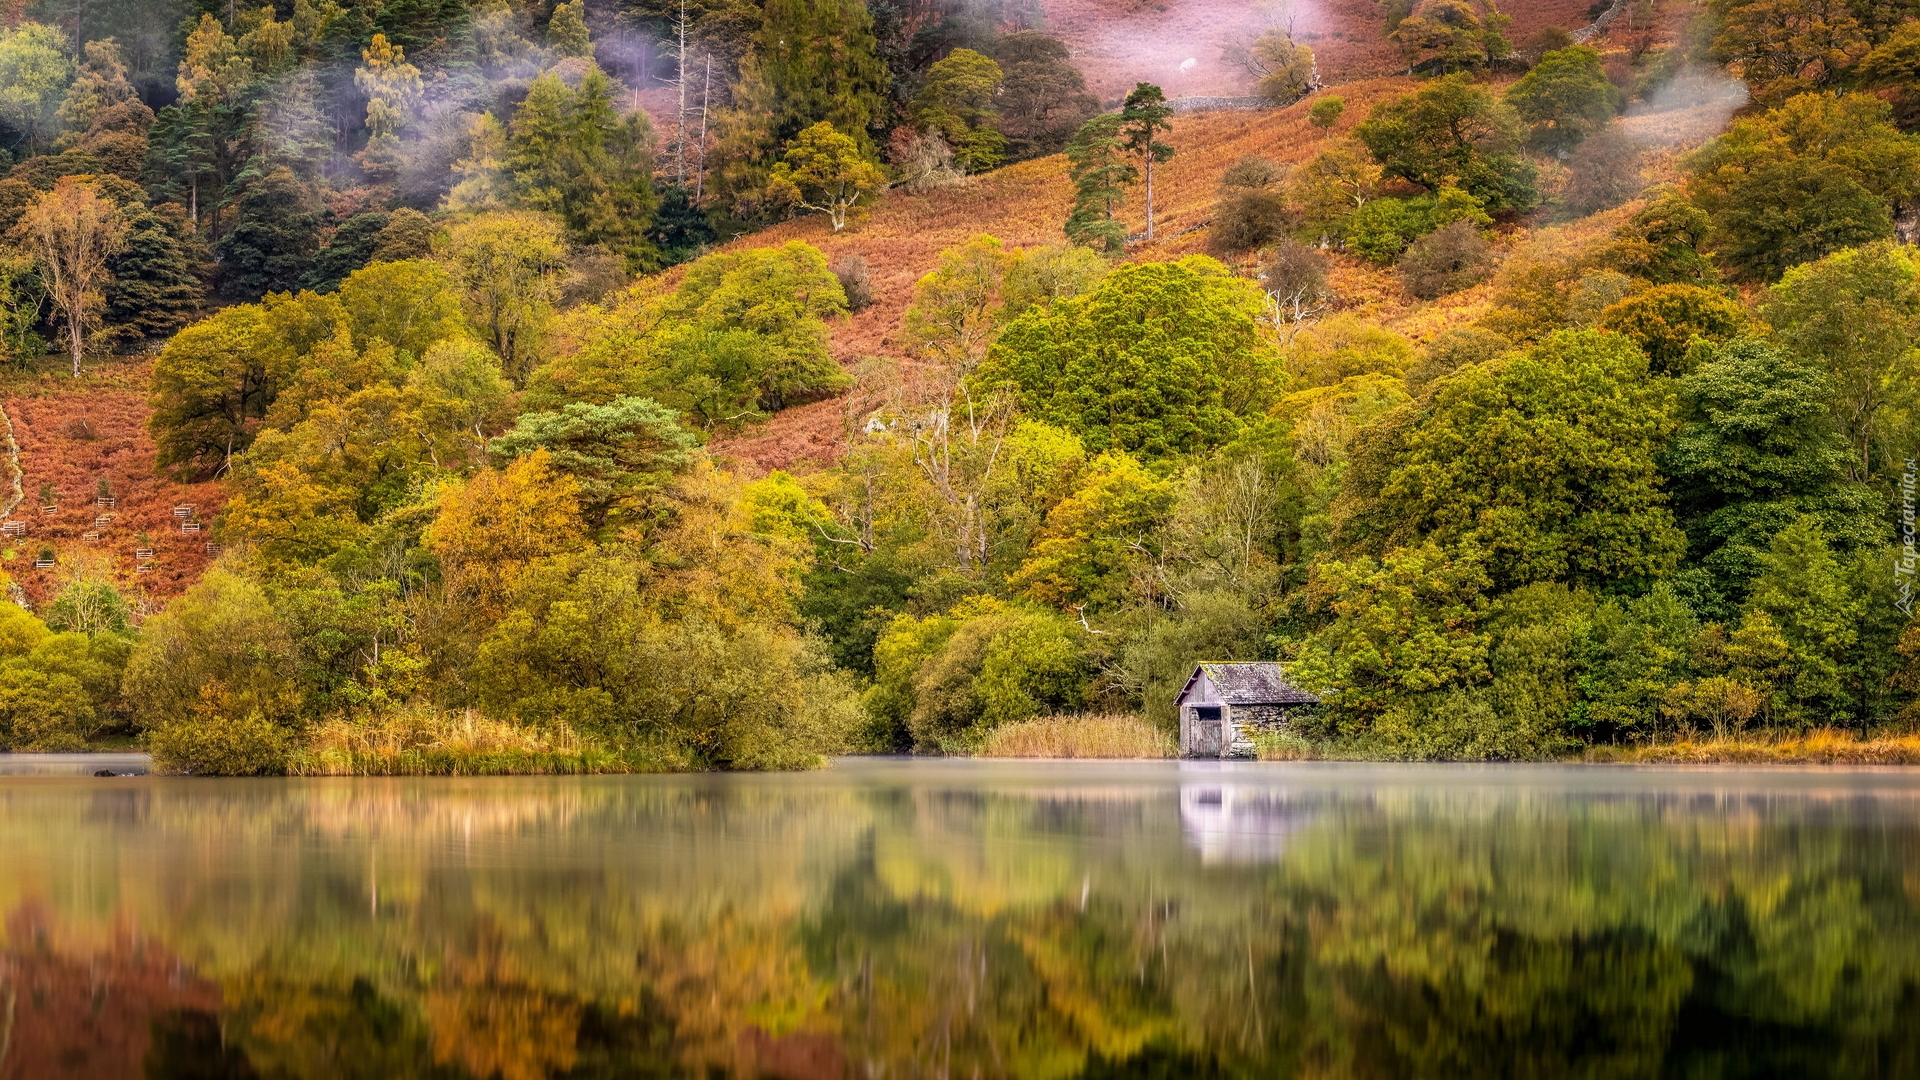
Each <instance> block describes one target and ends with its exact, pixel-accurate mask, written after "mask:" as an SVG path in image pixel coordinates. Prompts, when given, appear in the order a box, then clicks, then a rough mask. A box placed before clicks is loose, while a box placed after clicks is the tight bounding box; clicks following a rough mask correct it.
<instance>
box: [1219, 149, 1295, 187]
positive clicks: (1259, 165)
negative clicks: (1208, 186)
mask: <svg viewBox="0 0 1920 1080" xmlns="http://www.w3.org/2000/svg"><path fill="white" fill-rule="evenodd" d="M1286 178H1287V167H1286V166H1285V165H1282V164H1280V163H1279V162H1277V161H1274V160H1273V159H1271V158H1263V157H1260V156H1259V155H1257V154H1249V155H1247V156H1246V157H1243V158H1241V159H1240V160H1239V161H1236V162H1234V163H1233V165H1232V166H1230V167H1229V168H1228V169H1227V171H1226V172H1224V173H1221V174H1220V186H1221V187H1222V188H1267V187H1272V186H1273V185H1275V184H1277V183H1279V182H1280V181H1282V180H1285V179H1286Z"/></svg>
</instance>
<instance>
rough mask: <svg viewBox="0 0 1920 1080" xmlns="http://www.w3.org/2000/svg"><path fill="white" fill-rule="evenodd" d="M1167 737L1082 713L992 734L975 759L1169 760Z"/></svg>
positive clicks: (1122, 718)
mask: <svg viewBox="0 0 1920 1080" xmlns="http://www.w3.org/2000/svg"><path fill="white" fill-rule="evenodd" d="M1176 754H1177V748H1176V747H1175V746H1174V742H1173V736H1172V735H1170V734H1168V733H1167V732H1164V731H1162V730H1160V729H1159V728H1157V727H1154V726H1153V725H1152V724H1151V723H1148V722H1147V721H1145V720H1143V719H1141V718H1140V717H1137V716H1129V715H1126V714H1123V713H1083V714H1078V715H1074V716H1041V717H1036V718H1035V719H1032V720H1022V721H1020V722H1018V723H1014V724H1005V725H1003V726H1001V727H998V728H995V729H994V730H993V733H992V734H990V735H988V736H987V739H986V742H985V743H984V744H982V745H981V747H980V750H979V753H978V754H977V755H976V756H978V757H993V758H1170V757H1174V756H1176Z"/></svg>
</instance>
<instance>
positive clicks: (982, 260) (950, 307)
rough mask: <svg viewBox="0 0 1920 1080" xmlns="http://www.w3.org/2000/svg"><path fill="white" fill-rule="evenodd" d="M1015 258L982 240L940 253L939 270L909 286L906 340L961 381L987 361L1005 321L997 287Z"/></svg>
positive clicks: (984, 237) (994, 241)
mask: <svg viewBox="0 0 1920 1080" xmlns="http://www.w3.org/2000/svg"><path fill="white" fill-rule="evenodd" d="M1017 261H1018V256H1016V255H1015V254H1013V253H1011V252H1009V251H1007V250H1006V247H1005V245H1003V244H1001V243H1000V241H999V240H997V239H995V238H993V237H991V236H988V235H986V234H984V233H983V234H981V235H979V236H976V237H973V238H972V239H970V240H968V241H967V242H966V243H965V244H962V245H960V246H959V247H952V248H948V249H947V250H945V251H943V252H941V253H940V265H939V266H938V267H936V268H935V269H934V270H933V271H932V272H930V273H928V274H926V275H925V276H924V277H922V278H921V279H920V280H919V281H917V282H914V285H913V303H912V304H910V305H908V306H907V311H906V316H905V319H904V322H905V324H906V330H907V334H908V336H909V337H910V338H911V340H912V341H913V343H914V344H916V345H918V346H919V347H920V348H922V349H924V350H926V352H927V354H928V355H929V356H931V357H933V358H934V359H936V360H938V361H939V362H941V363H942V364H945V365H946V366H947V367H948V368H949V369H951V370H952V371H954V372H955V373H956V374H959V375H963V376H964V375H967V374H971V373H972V371H973V369H974V368H976V367H978V366H979V364H980V361H981V360H983V359H985V358H986V355H987V349H988V347H989V346H991V345H992V344H993V340H994V338H996V337H998V336H999V333H1000V327H1001V325H1002V324H1003V323H1004V322H1005V319H1006V304H1005V303H1004V302H1003V301H1002V297H1001V287H1002V284H1003V282H1004V281H1005V280H1006V276H1007V272H1008V271H1009V270H1010V269H1011V268H1012V267H1013V266H1014V265H1015V264H1016V262H1017Z"/></svg>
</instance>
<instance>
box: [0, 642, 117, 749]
mask: <svg viewBox="0 0 1920 1080" xmlns="http://www.w3.org/2000/svg"><path fill="white" fill-rule="evenodd" d="M93 718H94V712H93V704H92V702H91V701H90V700H89V699H88V696H87V690H86V687H85V686H83V685H82V684H81V683H80V681H79V680H78V679H75V678H73V677H72V676H70V675H66V674H62V673H58V672H49V671H42V670H40V669H38V668H37V667H35V666H30V665H29V663H28V662H27V661H23V660H14V661H10V662H9V663H7V664H6V665H4V666H0V747H6V748H8V749H12V750H20V751H30V752H41V753H47V752H59V751H67V750H84V749H86V746H87V740H86V735H87V729H88V728H89V727H91V726H92V721H93Z"/></svg>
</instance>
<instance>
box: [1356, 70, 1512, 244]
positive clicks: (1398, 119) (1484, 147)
mask: <svg viewBox="0 0 1920 1080" xmlns="http://www.w3.org/2000/svg"><path fill="white" fill-rule="evenodd" d="M1353 134H1354V137H1355V138H1358V139H1359V140H1360V141H1361V142H1362V143H1363V144H1365V145H1366V147H1367V149H1368V150H1369V151H1371V152H1372V154H1373V157H1374V160H1375V161H1378V162H1379V163H1380V166H1381V168H1382V169H1383V170H1384V171H1385V173H1386V175H1388V176H1390V177H1398V178H1400V179H1402V180H1408V181H1411V182H1413V183H1415V184H1419V185H1420V186H1422V187H1424V188H1427V189H1428V190H1430V191H1438V190H1439V189H1440V188H1442V187H1445V186H1448V185H1452V186H1456V187H1459V188H1461V189H1462V190H1464V191H1466V192H1467V193H1468V194H1470V195H1472V196H1473V197H1474V198H1476V199H1478V200H1479V201H1480V204H1481V205H1482V206H1483V207H1485V208H1486V210H1487V212H1488V213H1493V214H1498V213H1502V212H1507V211H1520V210H1526V209H1528V208H1529V207H1531V206H1533V205H1534V203H1536V202H1538V201H1539V196H1538V193H1537V192H1536V191H1535V188H1534V169H1533V166H1531V165H1529V164H1528V163H1527V162H1526V161H1525V160H1524V159H1522V158H1521V157H1520V156H1519V155H1518V154H1516V153H1515V152H1514V150H1515V148H1516V147H1517V146H1518V145H1519V143H1520V141H1521V129H1520V123H1519V119H1518V118H1517V117H1516V116H1514V114H1513V110H1512V108H1511V107H1509V106H1507V105H1504V104H1503V103H1501V101H1500V100H1499V99H1498V98H1496V97H1494V96H1493V93H1492V91H1490V90H1488V89H1487V88H1485V87H1483V86H1480V85H1478V84H1476V83H1474V82H1473V81H1472V80H1471V79H1470V78H1468V77H1467V76H1466V75H1449V76H1447V77H1445V78H1442V79H1435V80H1434V81H1432V82H1430V83H1428V84H1426V85H1425V86H1422V87H1421V88H1420V89H1418V90H1415V91H1414V92H1413V93H1411V94H1408V95H1406V96H1404V97H1400V98H1396V99H1394V100H1392V101H1388V102H1383V103H1382V104H1380V105H1377V106H1375V107H1374V109H1373V111H1372V112H1371V113H1370V114H1368V116H1367V119H1366V120H1365V121H1363V122H1362V123H1361V124H1360V125H1359V126H1358V127H1356V128H1354V131H1353Z"/></svg>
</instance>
